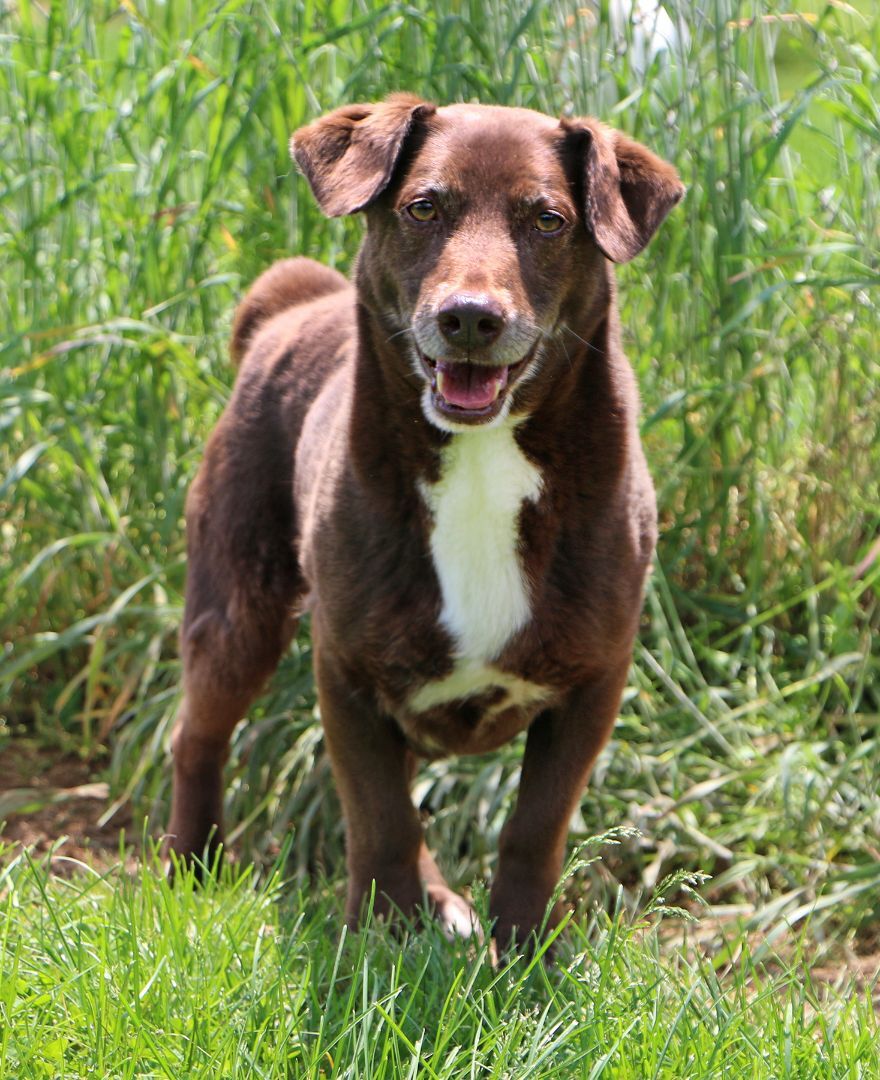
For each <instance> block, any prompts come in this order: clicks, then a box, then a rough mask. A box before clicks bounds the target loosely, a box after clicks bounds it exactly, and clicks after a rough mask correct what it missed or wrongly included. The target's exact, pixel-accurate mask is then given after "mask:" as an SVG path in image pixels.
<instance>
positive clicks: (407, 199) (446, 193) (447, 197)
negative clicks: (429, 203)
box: [398, 178, 457, 207]
mask: <svg viewBox="0 0 880 1080" xmlns="http://www.w3.org/2000/svg"><path fill="white" fill-rule="evenodd" d="M456 194H457V193H456V192H455V191H453V189H452V188H451V187H450V186H449V184H446V183H443V182H442V181H437V180H431V179H428V178H425V179H424V180H420V179H418V178H416V179H413V180H408V181H407V183H406V185H405V186H404V188H403V190H402V191H401V192H400V196H399V198H398V206H399V207H402V206H406V205H407V203H411V202H412V201H413V200H414V199H436V200H437V201H438V202H441V203H444V202H450V201H452V200H454V199H455V198H456Z"/></svg>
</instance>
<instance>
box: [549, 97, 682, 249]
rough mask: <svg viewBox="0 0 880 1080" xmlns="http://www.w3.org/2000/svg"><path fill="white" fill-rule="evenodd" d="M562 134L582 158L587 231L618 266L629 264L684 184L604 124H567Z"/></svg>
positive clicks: (654, 157) (588, 120)
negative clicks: (564, 133) (565, 134)
mask: <svg viewBox="0 0 880 1080" xmlns="http://www.w3.org/2000/svg"><path fill="white" fill-rule="evenodd" d="M562 128H563V130H564V131H565V132H566V133H567V139H568V140H569V141H571V142H573V143H574V146H575V152H576V154H577V158H578V164H577V166H576V168H578V169H579V170H580V181H581V183H582V185H583V187H582V190H583V203H584V219H585V222H586V226H587V228H588V229H589V231H590V232H591V233H592V235H593V239H594V240H595V241H596V243H597V244H598V246H599V248H600V249H601V251H602V252H603V254H605V255H607V257H608V258H609V259H611V261H612V262H616V263H624V262H629V260H630V259H632V258H633V257H634V256H636V255H638V253H639V252H640V251H641V250H642V248H644V247H645V245H646V244H647V243H648V241H649V240H650V239H651V237H652V236H653V235H654V232H655V231H656V229H657V227H658V226H659V224H660V222H661V221H662V220H663V219H664V218H665V217H666V215H667V214H668V213H669V211H670V210H671V209H672V208H673V206H675V204H676V203H677V202H678V201H679V200H680V199H681V197H682V196H683V195H684V193H685V187H684V184H682V182H681V181H680V180H679V178H678V173H677V172H676V171H675V169H674V168H673V167H672V166H671V165H669V164H668V163H667V162H665V161H662V160H661V159H660V158H658V157H657V155H656V154H653V153H651V151H650V150H648V149H647V147H644V146H642V145H641V143H637V142H635V141H634V140H633V139H629V138H627V136H626V135H622V134H621V133H620V132H619V131H615V130H614V129H613V128H609V127H606V126H605V125H604V124H600V123H599V121H598V120H593V119H592V118H590V117H586V118H583V119H577V120H563V121H562Z"/></svg>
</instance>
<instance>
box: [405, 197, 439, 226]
mask: <svg viewBox="0 0 880 1080" xmlns="http://www.w3.org/2000/svg"><path fill="white" fill-rule="evenodd" d="M406 212H407V213H408V214H409V216H410V217H411V218H413V219H414V220H415V221H433V220H434V219H435V218H436V217H437V207H436V206H435V205H434V204H433V203H432V202H431V200H430V199H416V201H415V202H411V203H410V204H409V206H408V207H407V208H406Z"/></svg>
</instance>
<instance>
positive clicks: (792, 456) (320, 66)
mask: <svg viewBox="0 0 880 1080" xmlns="http://www.w3.org/2000/svg"><path fill="white" fill-rule="evenodd" d="M793 6H794V5H792V7H793ZM666 7H667V10H668V11H669V13H670V15H671V18H672V22H673V23H674V24H675V25H677V26H678V27H679V28H680V30H681V33H680V35H679V37H678V41H677V43H676V44H675V45H674V46H673V47H672V48H671V50H667V51H665V52H662V53H660V54H658V55H656V56H654V57H653V58H648V59H647V61H646V66H644V67H641V66H639V65H638V64H637V56H638V48H637V46H638V45H639V42H640V40H641V38H640V35H642V34H643V33H644V32H645V29H646V28H645V27H644V26H639V25H637V24H633V23H632V22H630V23H626V20H624V21H623V22H624V25H622V26H621V25H618V28H617V29H615V23H614V20H613V19H612V15H611V12H610V10H609V6H608V4H606V3H605V2H604V0H603V2H600V3H598V4H591V5H584V4H575V3H559V2H554V0H536V2H535V3H533V4H530V5H525V4H524V5H510V4H502V3H500V2H496V0H490V2H489V3H485V2H480V3H476V2H469V0H442V2H440V3H434V4H430V5H428V4H412V5H411V4H407V3H403V2H399V0H390V2H388V3H384V4H377V3H366V2H355V0H331V2H327V3H317V2H312V0H297V2H295V3H280V2H278V0H262V2H241V0H231V2H228V3H223V2H208V0H191V2H188V3H173V4H171V3H169V4H152V3H138V2H128V0H126V3H124V4H123V5H122V6H121V7H119V6H116V5H112V4H101V3H98V4H87V3H84V2H80V0H67V2H65V3H57V4H52V5H49V6H48V7H43V6H37V5H35V4H33V3H31V2H30V0H22V2H21V3H19V4H18V5H17V6H16V7H15V8H12V7H10V6H7V7H6V8H4V9H3V12H2V14H0V46H2V47H0V150H2V152H0V211H2V225H0V268H2V269H0V273H2V283H3V288H2V289H0V331H2V332H0V368H2V375H0V381H2V385H0V430H2V433H3V434H2V443H0V468H2V479H0V517H2V524H0V560H2V565H3V578H4V580H3V582H2V586H3V588H2V597H3V604H4V614H3V635H4V641H5V648H4V652H3V655H2V659H0V687H2V692H3V693H5V696H6V704H5V705H4V706H3V707H2V713H3V716H4V719H3V726H2V727H0V737H3V738H10V737H12V738H14V737H15V736H16V734H17V733H19V732H22V731H29V732H36V733H37V734H38V735H39V736H40V737H41V738H43V739H44V740H47V741H50V742H53V743H55V744H57V745H58V746H59V747H64V748H67V749H72V750H75V751H77V752H79V753H81V754H83V755H88V756H94V757H96V759H98V758H99V755H100V753H101V752H102V751H103V749H104V748H107V749H108V750H109V752H110V754H111V761H110V766H109V774H110V778H111V779H112V782H113V785H114V789H115V792H116V795H117V796H118V797H119V798H131V799H133V800H134V804H135V806H136V809H137V811H138V812H139V813H141V812H145V813H149V814H151V815H152V820H153V821H154V823H155V824H156V825H157V826H158V825H159V824H160V823H161V822H162V821H163V820H164V813H165V809H164V807H165V802H166V799H167V770H166V768H165V764H164V761H165V746H166V742H167V736H168V733H169V730H170V725H171V722H172V719H173V715H174V711H175V707H176V702H177V683H178V678H179V665H178V661H177V654H176V643H175V634H176V630H177V627H178V625H179V622H180V617H181V595H182V585H183V576H184V563H183V528H182V507H183V499H184V495H185V491H186V488H187V485H188V483H189V481H190V480H191V478H192V476H193V474H194V471H195V469H196V467H197V464H198V461H199V456H200V453H201V448H202V446H203V444H204V440H205V438H206V435H207V433H208V432H209V431H210V428H211V426H212V424H213V423H214V421H215V420H216V419H217V417H218V415H219V413H220V411H221V410H222V408H223V405H224V402H225V401H226V399H227V397H228V394H229V388H230V385H231V382H232V378H233V371H232V369H231V366H230V364H229V362H228V359H227V356H226V338H227V334H228V328H229V320H230V315H231V311H232V309H233V307H234V304H235V302H236V300H237V298H238V297H239V296H240V295H241V294H242V292H243V290H244V289H245V288H246V286H247V283H248V282H249V281H250V280H251V279H252V278H254V277H255V276H256V275H257V274H258V273H259V272H260V271H261V270H262V269H263V268H265V267H266V266H267V265H268V264H269V263H270V262H271V261H272V260H273V259H275V258H277V257H280V256H282V255H285V254H288V253H290V252H293V251H296V252H303V253H307V254H310V255H313V256H315V257H317V258H321V259H324V260H326V261H327V262H330V263H332V264H334V265H337V266H339V267H341V268H342V269H347V268H348V267H349V266H350V264H351V260H352V257H353V255H354V252H355V250H356V247H357V243H358V237H359V235H360V223H359V222H358V221H356V220H352V221H343V222H333V223H330V222H327V221H325V220H324V219H322V218H321V217H320V215H319V213H318V212H317V210H316V208H315V206H314V203H313V200H312V199H311V196H310V195H309V193H308V191H307V189H306V186H305V184H304V183H303V181H302V180H301V179H299V178H297V177H296V176H295V174H294V172H293V170H292V168H291V165H290V163H289V160H288V158H287V151H286V144H287V138H288V136H289V134H290V132H291V131H292V130H294V129H295V128H296V127H298V126H299V125H301V124H302V123H304V122H306V121H307V120H309V119H311V118H312V117H314V116H315V115H317V114H318V113H319V112H321V111H323V110H326V109H329V108H332V107H334V106H335V105H337V104H340V103H341V102H343V101H349V100H357V99H360V100H369V99H373V98H376V97H380V96H382V95H384V94H385V93H387V92H388V91H391V90H395V89H401V88H406V89H410V90H415V91H417V92H419V93H421V94H423V95H424V96H426V97H428V98H432V99H434V100H438V101H451V100H462V99H467V100H469V99H478V100H481V101H485V102H501V103H505V104H514V103H516V104H522V105H528V106H533V107H535V108H539V109H542V110H545V111H548V112H551V113H560V112H568V111H571V112H575V113H580V112H590V113H595V114H597V115H600V116H601V117H602V118H604V119H606V120H607V121H609V122H610V123H612V124H615V125H617V126H619V127H621V128H623V129H624V130H626V131H628V132H629V133H631V134H633V135H634V136H635V137H637V138H639V139H641V140H642V141H644V142H645V143H647V144H649V145H650V146H652V147H653V148H654V149H656V150H657V151H658V152H659V153H661V154H662V155H664V156H665V157H667V158H669V159H670V160H672V161H674V162H675V163H676V164H677V165H678V166H679V168H680V170H681V172H682V175H683V177H684V179H685V181H686V183H687V185H688V189H689V190H688V195H687V198H686V200H685V202H684V203H683V204H682V206H681V207H680V208H679V209H678V210H677V211H676V212H675V214H674V215H673V217H672V218H671V219H670V221H669V222H668V223H667V224H666V225H665V226H664V228H663V229H662V230H661V233H660V235H659V236H658V237H657V239H656V240H655V242H654V243H653V244H652V245H651V247H650V249H649V251H648V252H647V253H646V254H645V255H644V256H642V257H641V258H640V259H639V260H638V261H637V262H635V263H634V264H632V265H631V266H628V267H626V268H624V269H622V271H621V273H620V279H621V296H622V307H623V313H622V314H623V324H624V327H625V335H626V344H627V349H628V352H629V355H630V357H631V359H632V361H633V364H634V366H635V368H636V370H637V373H638V375H639V378H640V383H641V387H642V395H643V404H644V422H643V431H644V438H645V442H646V446H647V450H648V454H649V458H650V461H651V465H652V469H653V472H654V475H655V477H656V480H657V487H658V494H659V499H660V507H661V516H662V538H661V542H660V547H659V552H658V560H657V569H656V573H655V575H654V579H653V582H652V585H651V589H650V593H649V597H648V601H647V607H646V617H645V620H644V632H643V634H642V638H641V644H640V646H639V648H638V650H637V655H636V663H635V665H634V668H633V672H632V676H631V680H630V687H629V689H628V691H627V694H626V700H625V706H624V711H623V716H622V718H621V721H620V723H619V725H618V727H617V729H616V732H615V738H614V739H613V741H612V743H611V745H610V747H609V749H608V750H607V751H606V752H605V754H604V755H603V757H602V759H601V761H600V764H599V766H598V769H597V772H596V775H595V777H594V781H593V783H592V785H591V788H590V790H589V791H588V793H587V794H586V796H585V799H584V802H583V807H582V816H581V818H580V819H579V820H578V821H576V822H575V823H574V831H575V835H581V836H585V835H589V834H591V833H592V832H595V831H596V830H599V829H604V828H606V827H610V826H612V825H617V824H620V823H626V822H628V823H631V824H634V825H636V826H638V827H639V828H640V829H641V830H642V839H641V840H638V841H636V840H632V841H630V842H628V843H627V844H624V845H623V846H622V847H621V848H620V849H619V851H618V853H617V855H616V856H615V858H614V859H611V860H608V861H606V863H605V864H604V869H603V870H602V871H601V872H600V871H599V870H596V869H595V868H592V869H590V870H589V871H586V872H585V873H586V876H587V877H588V878H589V881H590V883H591V885H592V887H593V890H594V891H593V895H594V896H596V897H597V898H598V899H599V901H600V902H606V903H609V902H610V897H612V896H613V895H614V893H615V888H616V884H617V883H618V882H622V883H623V884H625V885H626V886H627V888H628V890H629V891H628V892H627V896H628V897H634V896H635V895H636V892H637V890H638V889H639V888H641V887H650V886H651V885H652V883H653V882H655V881H656V880H657V879H658V878H659V877H662V876H663V875H664V874H665V873H666V872H667V871H669V870H673V869H675V868H677V867H684V868H687V869H691V870H694V869H698V868H699V869H704V870H707V871H711V872H712V873H713V874H714V875H715V876H714V881H713V883H712V884H711V886H709V889H708V894H707V895H709V896H710V897H713V898H717V899H724V900H725V901H728V902H731V903H736V904H739V905H741V910H742V911H744V912H747V913H751V917H752V918H753V920H754V925H755V926H761V927H765V928H767V929H768V931H771V932H774V933H780V932H782V931H783V929H784V928H785V926H786V925H787V923H786V920H791V921H792V922H793V923H794V924H796V925H797V924H800V923H801V922H803V921H804V920H805V919H806V918H807V917H808V916H809V917H810V918H811V919H812V920H813V925H814V926H816V927H819V926H821V925H826V924H827V926H828V927H830V926H832V925H833V926H835V927H836V928H837V929H839V930H840V932H841V933H852V932H854V931H855V930H856V929H857V928H858V927H859V926H867V925H873V924H875V922H876V919H877V914H878V913H877V910H876V896H877V889H878V887H880V867H878V863H877V859H876V837H877V835H878V832H880V797H878V787H880V785H878V780H880V764H878V762H880V742H878V724H880V680H878V671H880V650H878V647H877V640H878V634H877V632H878V628H880V607H878V583H880V559H874V560H873V561H871V560H870V559H869V558H868V556H869V553H870V551H871V545H872V543H873V542H874V540H875V538H876V537H877V536H878V534H880V493H878V477H880V439H878V425H880V394H878V389H877V388H878V385H880V364H878V358H877V348H876V344H877V341H878V330H880V326H878V299H877V297H878V293H877V285H878V283H880V268H878V259H877V251H878V241H880V181H878V165H880V111H878V106H877V101H878V98H880V94H878V89H880V87H878V63H877V60H876V57H877V56H878V55H880V20H878V16H877V13H876V10H875V9H874V7H873V6H872V5H869V4H867V3H866V4H864V5H863V6H862V13H861V14H859V13H858V11H856V10H854V9H853V8H851V7H848V6H846V5H843V4H841V3H830V4H828V5H821V4H818V3H817V4H815V5H813V6H812V7H811V8H810V10H807V9H806V8H805V7H804V5H797V11H798V12H799V13H800V14H797V15H796V14H795V13H794V12H793V11H792V7H788V6H786V5H785V4H778V5H776V4H774V5H768V4H763V3H752V4H746V3H737V2H733V0H709V2H708V3H706V4H702V5H691V4H685V3H684V2H683V0H673V2H671V3H669V4H667V6H666ZM647 29H648V30H649V31H650V26H649V27H648V28H647ZM282 668H283V671H282V677H281V678H280V679H278V680H277V682H276V684H275V687H274V689H273V690H272V691H271V693H269V694H268V695H267V696H266V697H265V698H264V699H263V700H262V702H261V703H260V705H259V706H258V707H257V709H256V710H255V712H254V715H253V719H252V722H251V723H250V724H249V725H247V726H242V727H241V728H240V729H239V731H238V732H237V733H236V737H235V743H234V750H233V757H232V763H231V766H230V782H231V786H230V796H229V802H230V819H231V821H232V822H238V823H239V824H238V827H237V828H236V830H235V831H234V833H233V837H232V839H233V841H234V843H236V844H237V845H239V846H240V847H241V848H242V850H243V851H244V852H246V853H247V854H248V855H251V854H254V853H257V854H260V853H262V854H265V855H268V856H271V855H272V854H273V852H274V851H275V850H277V844H278V842H279V838H280V836H282V835H283V834H284V832H285V831H286V830H287V829H288V828H293V830H294V839H293V845H292V852H291V858H292V866H293V868H294V869H295V870H296V871H297V872H298V873H300V874H301V875H303V876H304V875H305V874H307V873H308V872H311V871H313V870H314V869H315V868H316V867H323V868H325V869H327V870H328V871H329V872H331V873H333V872H335V871H336V869H337V868H338V867H339V858H340V851H341V835H340V826H339V815H338V809H337V808H336V805H335V801H334V797H333V795H332V792H331V791H330V790H329V783H328V775H327V768H326V764H325V763H324V760H323V758H322V756H321V738H320V730H319V727H318V725H317V723H316V718H315V714H314V703H313V696H312V691H311V680H310V675H309V645H308V636H307V632H304V633H303V635H302V636H301V638H300V640H299V642H298V643H297V645H296V646H295V648H294V649H293V650H292V652H291V654H290V656H289V657H288V658H287V659H286V660H285V661H284V664H283V665H282ZM518 754H519V751H518V747H517V746H513V747H511V748H508V749H507V750H505V751H504V752H502V753H500V754H498V755H495V756H493V757H491V758H475V759H469V760H461V761H455V762H445V763H441V764H434V765H431V766H430V767H428V768H427V769H425V771H424V772H423V773H422V774H421V776H420V778H419V781H418V788H417V795H418V797H419V799H420V800H421V802H422V804H423V806H424V807H425V810H426V814H427V815H428V816H429V819H430V824H429V830H430V832H431V834H432V837H433V839H434V840H435V841H436V843H437V846H438V847H439V849H440V851H441V852H442V854H443V855H444V856H445V860H446V862H447V864H448V869H449V870H450V873H451V874H452V876H453V877H454V878H462V879H465V880H469V879H470V878H472V877H473V876H474V875H481V874H485V873H487V872H488V871H489V870H490V869H491V864H492V857H493V854H492V853H493V851H494V849H495V840H496V838H497V834H498V830H499V828H500V824H501V822H502V821H503V818H504V815H505V813H506V812H507V810H508V809H509V807H510V803H511V798H512V795H513V792H514V791H515V786H516V769H517V762H518ZM633 902H635V901H633Z"/></svg>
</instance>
